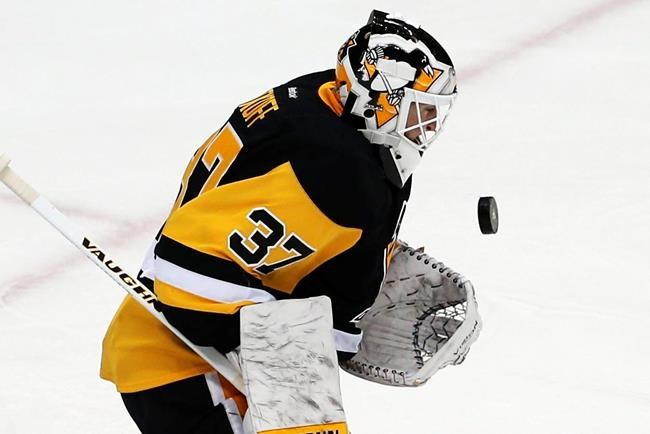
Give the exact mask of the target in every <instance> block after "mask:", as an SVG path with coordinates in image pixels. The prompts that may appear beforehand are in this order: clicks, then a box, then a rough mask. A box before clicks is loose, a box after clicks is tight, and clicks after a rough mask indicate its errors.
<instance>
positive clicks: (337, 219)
mask: <svg viewBox="0 0 650 434" xmlns="http://www.w3.org/2000/svg"><path fill="white" fill-rule="evenodd" d="M333 80H334V71H333V70H328V71H324V72H319V73H314V74H310V75H307V76H303V77H300V78H298V79H295V80H293V81H291V82H289V83H287V84H285V85H282V86H279V87H276V88H274V89H272V90H270V91H268V92H267V93H265V94H263V95H261V96H260V97H258V98H255V99H253V100H251V101H248V102H246V103H243V104H241V105H240V106H239V107H237V109H235V111H234V112H233V114H232V115H231V116H230V118H229V119H228V121H227V122H226V123H225V125H224V126H223V127H221V129H219V131H217V132H216V133H214V134H213V135H212V136H211V137H210V138H208V140H207V141H206V142H205V143H204V144H203V145H202V146H201V147H200V148H199V149H198V150H197V151H196V153H195V154H194V156H193V157H192V159H191V161H190V163H189V165H188V166H187V169H186V170H185V173H184V175H183V179H182V184H181V188H180V191H179V193H178V196H177V198H176V201H175V203H174V206H173V209H172V211H171V213H170V215H169V217H168V219H167V221H166V222H165V224H164V226H163V228H162V229H161V232H160V233H159V235H158V237H157V240H156V243H155V247H154V248H153V249H152V252H151V254H150V256H149V257H148V258H147V260H146V261H145V265H144V266H143V271H142V273H141V279H142V280H143V281H145V282H146V281H149V282H150V283H151V284H152V285H153V289H154V291H155V293H156V295H157V296H158V299H159V301H158V302H157V307H158V309H159V310H161V311H162V312H163V313H164V314H165V316H166V317H167V319H168V320H169V321H170V323H172V324H173V325H174V326H175V327H177V328H178V329H179V330H180V331H181V332H183V333H184V334H185V335H186V336H187V337H188V338H189V339H190V340H192V341H193V342H195V343H196V344H198V345H211V346H215V347H216V348H218V349H219V350H221V351H223V352H227V351H230V350H232V349H233V348H235V347H236V346H237V345H238V336H239V318H238V316H239V315H238V311H239V309H240V308H241V307H242V306H245V305H247V304H252V303H261V302H267V301H273V300H280V299H284V298H303V297H311V296H317V295H327V296H329V297H330V298H331V300H332V309H333V317H334V327H335V329H336V331H335V336H336V341H337V348H338V349H339V350H340V351H344V352H349V353H354V352H355V351H356V345H357V344H358V341H359V335H358V333H359V331H358V330H357V329H356V327H355V324H354V320H355V317H357V316H358V315H359V314H360V313H361V312H363V311H364V310H365V309H366V308H368V307H369V306H370V305H371V304H372V302H373V300H374V298H375V296H376V294H377V292H378V290H379V287H380V285H381V282H382V279H383V277H384V272H385V267H386V264H387V260H388V257H389V255H390V252H389V249H390V246H391V243H392V241H394V239H395V237H396V235H397V228H398V226H399V222H400V220H401V217H402V214H403V212H404V207H405V204H406V201H407V200H408V196H409V191H410V182H409V183H407V185H406V186H405V187H404V188H402V189H398V188H396V187H395V186H394V185H392V184H391V183H390V182H389V181H388V179H387V178H386V176H385V174H384V170H383V168H382V165H381V160H380V158H379V154H378V147H377V145H374V144H371V143H369V142H368V141H367V140H366V139H365V138H364V137H363V135H362V134H361V133H360V132H358V131H357V130H356V129H355V127H354V126H353V125H351V124H349V123H347V122H345V121H343V120H342V119H341V117H340V115H341V112H342V109H343V108H342V106H341V103H340V101H339V100H338V98H337V96H336V93H335V89H334V86H335V83H334V81H333ZM148 316H149V315H148V314H147V313H146V312H145V311H144V310H143V309H142V308H140V307H139V305H137V303H136V302H134V301H133V300H130V299H129V298H126V299H125V301H124V302H123V304H122V306H121V307H120V309H119V310H118V312H117V313H116V316H115V318H114V320H113V322H112V323H111V326H110V328H109V330H108V332H107V335H106V338H105V340H104V354H103V358H102V372H101V375H102V377H103V378H106V379H109V380H111V381H113V382H115V383H116V384H117V386H118V390H120V391H121V392H133V391H137V390H143V389H147V388H151V387H156V386H159V385H162V384H166V383H169V382H171V381H176V380H180V379H183V378H187V377H189V376H192V375H197V374H200V373H204V372H207V371H210V370H212V368H211V367H210V366H209V365H207V364H206V363H205V362H203V361H202V360H201V359H200V358H199V357H198V356H196V355H194V354H193V353H192V351H191V350H189V349H188V348H186V347H185V346H184V345H183V344H182V343H181V342H180V341H178V340H177V339H176V337H175V336H173V335H172V334H171V333H170V332H168V331H167V330H166V329H165V328H164V326H162V325H160V324H157V321H156V320H155V319H153V318H148ZM136 352H137V354H138V355H137V356H135V354H136Z"/></svg>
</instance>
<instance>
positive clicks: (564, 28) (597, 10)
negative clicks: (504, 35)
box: [458, 0, 642, 81]
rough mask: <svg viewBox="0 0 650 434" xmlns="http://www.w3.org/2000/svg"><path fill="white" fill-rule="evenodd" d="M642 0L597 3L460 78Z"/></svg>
mask: <svg viewBox="0 0 650 434" xmlns="http://www.w3.org/2000/svg"><path fill="white" fill-rule="evenodd" d="M641 1H642V0H608V1H605V2H603V3H599V4H596V5H594V6H592V7H590V8H588V9H585V10H583V11H581V12H578V13H576V14H575V15H572V16H570V17H568V18H567V19H565V20H564V21H562V22H560V23H558V24H556V25H555V26H553V27H551V28H550V29H547V30H543V31H541V32H538V33H534V34H532V35H530V36H529V37H527V38H525V39H522V40H521V41H520V42H519V43H517V44H515V45H513V46H512V47H511V48H507V49H504V50H501V51H497V52H495V53H494V54H492V55H491V56H489V57H488V58H486V59H483V60H482V61H480V62H478V63H477V64H475V65H472V66H470V67H468V68H466V69H463V70H462V71H459V72H458V75H459V76H460V78H461V79H462V80H464V81H466V80H472V79H473V78H476V77H479V76H481V75H483V74H484V73H485V72H487V71H489V70H491V69H494V68H496V67H498V66H500V65H501V64H502V63H503V62H505V61H509V60H512V59H514V58H516V57H518V56H519V55H521V54H522V53H524V52H526V51H528V50H529V49H531V48H534V47H538V46H541V45H544V44H547V43H549V42H551V41H552V40H554V39H557V38H560V37H562V36H564V35H566V34H567V33H571V32H575V31H576V30H579V29H580V28H582V27H584V26H586V25H588V24H591V23H592V22H593V21H595V20H597V19H598V18H601V17H603V16H605V15H608V14H610V13H612V12H614V11H616V10H617V9H620V8H622V7H624V6H628V5H631V4H633V3H639V2H641Z"/></svg>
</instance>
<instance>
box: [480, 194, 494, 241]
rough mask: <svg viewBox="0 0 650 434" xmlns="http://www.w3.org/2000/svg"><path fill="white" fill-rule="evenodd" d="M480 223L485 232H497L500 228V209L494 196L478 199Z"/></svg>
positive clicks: (482, 230)
mask: <svg viewBox="0 0 650 434" xmlns="http://www.w3.org/2000/svg"><path fill="white" fill-rule="evenodd" d="M478 225H479V227H480V228H481V232H482V233H484V234H486V235H487V234H496V233H497V230H499V210H498V208H497V201H496V200H495V199H494V198H493V197H492V196H486V197H481V198H479V200H478Z"/></svg>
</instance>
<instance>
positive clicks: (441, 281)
mask: <svg viewBox="0 0 650 434" xmlns="http://www.w3.org/2000/svg"><path fill="white" fill-rule="evenodd" d="M357 327H359V328H360V329H361V330H362V331H363V338H362V340H361V344H360V346H359V352H358V353H357V354H356V355H355V356H354V357H353V358H352V359H350V360H348V361H345V362H342V363H341V367H342V368H343V369H344V370H345V371H347V372H349V373H351V374H353V375H356V376H358V377H361V378H364V379H367V380H370V381H374V382H377V383H381V384H388V385H392V386H420V385H422V384H424V383H425V382H426V381H427V380H428V379H429V378H430V377H431V376H432V375H433V374H434V373H435V372H436V371H438V370H439V369H442V368H444V367H445V366H448V365H457V364H459V363H461V362H462V361H463V360H464V359H465V356H466V355H467V352H468V351H469V348H470V346H471V344H472V343H473V342H474V341H475V340H476V339H477V338H478V335H479V332H480V330H481V319H480V317H479V314H478V310H477V304H476V299H475V297H474V288H473V286H472V283H471V282H470V281H469V280H467V279H465V278H464V277H463V276H461V275H460V274H459V273H457V272H455V271H453V270H451V269H450V268H449V267H446V266H445V265H444V264H443V263H442V262H438V261H436V260H435V259H434V258H432V257H430V256H428V255H426V254H424V252H423V251H422V249H417V250H416V249H413V248H412V247H409V246H408V245H406V244H403V243H399V244H398V247H397V248H396V249H395V253H394V255H393V258H392V260H391V263H390V266H389V267H388V270H387V272H386V278H385V279H384V283H383V285H382V287H381V289H380V291H379V294H378V295H377V298H376V299H375V302H374V303H373V305H372V306H371V307H370V309H369V310H368V311H367V312H366V313H365V314H364V315H363V317H362V318H361V319H360V320H359V322H358V323H357Z"/></svg>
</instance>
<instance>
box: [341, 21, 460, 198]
mask: <svg viewBox="0 0 650 434" xmlns="http://www.w3.org/2000/svg"><path fill="white" fill-rule="evenodd" d="M336 80H337V86H338V89H339V95H340V97H341V101H342V102H343V104H344V106H345V109H344V116H346V117H348V118H349V119H351V120H353V121H354V122H356V123H357V125H358V129H359V131H361V132H362V133H363V135H364V136H365V137H366V138H367V139H368V140H369V141H370V142H371V143H375V144H377V145H380V146H382V149H381V150H380V155H381V158H382V161H383V163H384V168H385V170H386V174H387V176H388V178H389V179H390V180H391V181H392V182H393V183H395V184H396V185H398V186H400V187H401V186H403V185H404V184H405V183H406V181H407V180H408V178H409V177H410V176H411V174H412V173H413V171H414V170H415V167H417V165H418V163H419V162H420V159H421V158H422V154H423V153H424V151H425V150H426V149H427V148H428V147H429V145H430V144H431V143H432V142H433V141H434V140H435V139H436V138H437V137H438V135H439V134H440V131H441V130H442V128H443V125H444V124H445V121H446V120H447V116H448V115H449V112H450V111H451V108H452V107H453V104H454V99H455V98H456V74H455V71H454V67H453V64H452V63H451V59H450V58H449V56H448V55H447V53H446V51H445V50H444V49H443V48H442V46H441V45H440V44H439V43H438V42H437V41H436V40H435V39H434V38H433V37H432V36H431V35H429V34H428V33H427V32H425V31H424V30H422V29H421V28H420V27H419V26H416V25H413V24H409V23H408V22H406V21H405V20H404V19H403V18H398V17H395V16H392V15H388V14H386V13H384V12H380V11H373V12H372V14H371V15H370V20H369V22H368V24H367V25H366V26H364V27H362V28H361V29H359V30H358V31H357V32H356V33H355V34H354V35H352V36H351V37H350V38H349V39H348V40H347V41H346V42H345V43H344V44H343V46H342V47H341V48H340V49H339V53H338V63H337V68H336Z"/></svg>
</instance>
